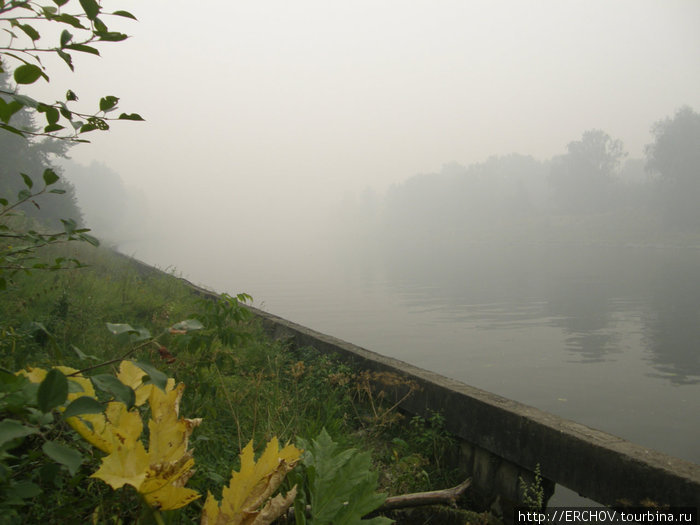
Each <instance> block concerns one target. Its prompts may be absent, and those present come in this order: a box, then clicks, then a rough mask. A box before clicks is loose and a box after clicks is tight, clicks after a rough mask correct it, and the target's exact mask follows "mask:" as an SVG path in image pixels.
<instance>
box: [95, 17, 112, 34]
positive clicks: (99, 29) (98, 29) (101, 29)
mask: <svg viewBox="0 0 700 525" xmlns="http://www.w3.org/2000/svg"><path fill="white" fill-rule="evenodd" d="M92 23H93V25H94V26H95V34H99V33H105V32H107V31H109V29H108V28H107V25H106V24H105V23H104V22H103V21H102V20H100V19H99V18H95V19H94V20H93V21H92Z"/></svg>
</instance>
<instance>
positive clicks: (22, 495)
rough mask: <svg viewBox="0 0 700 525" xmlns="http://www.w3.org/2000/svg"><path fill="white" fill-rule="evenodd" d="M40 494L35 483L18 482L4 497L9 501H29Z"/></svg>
mask: <svg viewBox="0 0 700 525" xmlns="http://www.w3.org/2000/svg"><path fill="white" fill-rule="evenodd" d="M39 494H41V488H40V487H39V485H37V484H36V483H32V482H31V481H20V482H19V483H14V484H12V485H10V487H9V488H8V489H7V491H6V492H5V497H6V498H7V499H8V500H9V501H12V500H15V499H20V500H23V499H30V498H35V497H37V496H38V495H39Z"/></svg>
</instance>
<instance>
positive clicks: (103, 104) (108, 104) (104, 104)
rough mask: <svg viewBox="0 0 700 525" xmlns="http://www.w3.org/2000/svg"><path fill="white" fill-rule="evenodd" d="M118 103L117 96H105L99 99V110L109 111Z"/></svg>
mask: <svg viewBox="0 0 700 525" xmlns="http://www.w3.org/2000/svg"><path fill="white" fill-rule="evenodd" d="M118 103H119V98H118V97H114V96H111V95H109V96H106V97H102V98H101V99H100V111H105V112H107V111H109V110H111V109H114V107H115V106H116V105H117V104H118Z"/></svg>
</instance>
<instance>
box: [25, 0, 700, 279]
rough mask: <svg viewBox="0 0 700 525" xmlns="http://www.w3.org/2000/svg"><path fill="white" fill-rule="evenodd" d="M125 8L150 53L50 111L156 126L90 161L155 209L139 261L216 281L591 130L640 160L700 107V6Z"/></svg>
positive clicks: (114, 140)
mask: <svg viewBox="0 0 700 525" xmlns="http://www.w3.org/2000/svg"><path fill="white" fill-rule="evenodd" d="M105 3H106V5H107V9H110V7H111V6H113V8H114V9H117V8H119V9H127V10H129V11H131V12H133V13H134V14H135V15H136V16H137V17H138V18H139V21H138V22H133V21H130V20H126V19H124V20H115V21H114V22H112V24H111V25H110V28H112V26H114V29H119V30H122V31H124V32H127V33H128V34H129V35H131V38H130V39H128V40H127V41H125V42H121V43H117V44H110V45H105V46H102V47H101V53H102V57H101V58H97V57H93V56H84V57H76V59H75V60H76V72H75V73H74V74H70V72H69V71H68V70H67V68H65V67H63V66H62V65H61V64H57V66H56V68H55V72H53V73H52V75H51V83H50V84H48V85H45V86H43V87H42V86H39V87H38V88H37V89H36V90H35V91H34V94H41V93H46V94H47V96H49V97H50V96H53V97H56V98H59V97H60V94H61V93H64V92H65V89H67V88H71V89H73V90H74V91H75V92H76V93H77V94H78V96H79V97H80V101H81V102H83V103H85V105H86V106H87V107H92V104H93V103H94V102H96V101H97V100H98V99H99V97H101V96H104V95H107V94H113V95H117V96H119V97H121V101H120V104H119V107H120V110H121V111H127V112H138V113H140V114H141V115H143V116H144V118H145V119H146V122H143V123H131V122H126V123H118V124H115V125H114V126H112V129H111V130H110V131H109V132H108V133H98V132H93V133H91V134H90V135H91V136H90V137H89V138H90V139H91V141H92V143H91V144H88V145H80V146H77V147H75V148H73V149H72V150H71V151H70V156H71V157H72V159H73V161H74V162H75V163H78V164H80V165H82V166H90V165H92V163H93V162H95V161H97V162H99V163H101V164H102V165H103V166H105V167H106V169H108V170H110V171H111V172H114V173H116V174H117V175H118V176H119V178H120V179H121V181H122V183H123V185H124V187H125V188H128V189H129V191H130V192H132V193H129V197H128V198H127V201H129V202H130V203H132V204H133V202H138V203H139V204H138V205H135V206H132V205H131V204H130V205H129V206H125V208H124V213H125V214H127V215H128V214H131V213H132V212H133V213H134V214H135V215H134V217H133V218H132V219H125V220H124V221H123V222H121V223H120V224H122V226H123V228H125V229H127V230H130V231H123V232H116V231H111V232H110V234H109V235H108V236H111V237H113V238H114V239H115V240H117V241H119V242H120V243H122V244H123V242H124V241H125V240H127V239H131V240H135V239H143V237H144V235H146V234H148V235H149V236H151V237H150V238H149V239H148V240H147V241H146V242H145V243H143V244H142V245H138V244H134V243H131V244H124V248H125V249H126V250H128V251H131V252H132V253H133V254H134V255H136V256H140V257H142V258H144V259H146V260H148V261H150V262H154V263H157V264H159V265H162V266H174V267H177V268H179V269H180V270H181V271H182V272H183V273H185V274H187V275H189V276H191V277H192V278H193V279H195V280H197V281H200V282H206V281H207V280H208V279H211V278H212V277H217V278H216V281H217V282H221V280H220V279H218V277H219V276H218V275H216V272H218V271H226V272H235V265H233V266H232V264H233V263H232V262H231V261H232V260H234V259H239V258H241V257H244V258H247V259H250V258H260V259H266V260H268V261H269V259H270V258H274V257H275V254H276V253H280V252H283V251H289V250H290V249H292V248H294V247H306V248H309V249H313V250H314V251H316V250H323V246H324V243H326V242H328V239H329V236H330V237H331V238H332V237H334V236H335V231H336V228H337V226H336V225H335V224H331V223H330V222H329V219H328V217H329V216H331V215H334V216H338V213H337V212H338V208H339V207H340V206H341V205H342V203H343V202H345V203H348V202H351V201H353V200H355V201H357V200H358V199H361V196H362V194H363V192H367V191H370V192H374V193H375V194H376V195H377V196H378V198H380V199H382V198H383V197H384V195H385V194H386V193H387V192H388V191H390V189H391V187H392V185H400V184H402V183H403V182H404V181H406V180H408V179H409V178H411V177H413V176H415V175H418V174H430V173H437V172H440V170H441V169H442V166H444V165H449V164H450V163H455V164H457V165H459V166H462V167H468V166H470V165H472V164H478V163H483V162H485V161H486V160H487V159H488V158H490V157H491V156H494V155H496V156H507V155H510V154H513V153H517V154H521V155H527V156H532V157H533V158H534V159H535V160H536V161H537V162H548V161H549V160H551V159H552V158H554V157H556V156H558V155H562V154H564V153H565V152H566V147H567V144H569V143H570V142H572V141H576V140H579V139H580V138H581V135H582V133H583V132H584V131H586V130H590V129H600V130H603V131H604V132H605V133H607V134H609V135H610V136H611V137H612V138H614V139H619V140H620V141H622V143H623V144H624V148H625V151H626V152H628V157H629V158H637V159H639V158H643V156H644V146H645V145H646V144H648V143H650V142H651V141H652V137H651V135H650V128H651V125H652V124H653V123H654V122H656V121H658V120H660V119H663V118H666V117H669V116H672V115H673V114H674V112H675V111H677V110H678V109H679V108H680V107H682V106H683V105H689V106H690V107H692V108H695V109H697V108H700V89H698V88H699V87H700V68H698V67H697V63H698V57H699V56H700V31H698V20H700V5H699V4H697V3H696V2H685V1H683V2H673V1H672V2H663V3H659V2H652V1H649V2H640V1H621V2H614V3H610V2H602V1H586V2H560V1H542V2H499V1H497V2H492V1H489V2H462V1H453V2H451V1H444V2H442V1H441V2H421V1H418V2H399V1H383V2H369V1H355V2H322V1H301V2H280V1H269V2H217V3H200V4H197V5H196V6H193V4H191V3H185V2H181V1H177V0H168V1H167V2H166V1H164V0H152V1H149V2H135V1H123V2H105ZM93 101H94V102H93ZM66 174H67V176H68V177H69V178H70V172H66ZM76 176H77V175H76ZM81 176H82V175H81ZM94 176H95V178H96V179H97V180H98V181H99V180H103V181H104V184H105V186H104V188H103V193H104V195H105V199H107V200H109V199H110V197H109V195H111V193H110V192H111V190H110V189H109V188H110V186H109V185H110V184H111V182H110V181H111V179H110V177H105V176H104V175H101V174H100V173H99V170H97V171H96V172H95V174H94ZM94 184H95V186H93V190H90V191H92V192H93V193H91V195H94V191H96V190H97V188H99V184H100V183H99V182H94ZM78 186H80V185H78ZM78 190H79V191H80V190H81V188H80V187H78ZM85 191H87V190H85ZM91 198H92V197H91ZM95 198H96V197H95ZM120 198H121V197H120ZM533 198H540V197H536V196H533ZM84 205H85V206H86V207H89V206H90V204H88V203H87V202H86V203H85V204H84ZM146 208H147V209H146ZM95 221H96V222H95V226H97V222H98V221H97V219H95ZM134 222H136V223H140V226H138V227H135V226H134ZM115 228H116V224H115ZM135 229H136V230H138V231H133V230H135ZM319 240H320V241H321V242H318V241H319ZM312 245H313V248H312ZM223 260H225V261H227V263H226V264H223V263H222V262H221V261H223ZM213 266H216V267H221V268H222V269H221V270H217V271H216V272H214V273H212V268H213ZM224 268H226V269H225V270H224ZM212 284H216V283H212Z"/></svg>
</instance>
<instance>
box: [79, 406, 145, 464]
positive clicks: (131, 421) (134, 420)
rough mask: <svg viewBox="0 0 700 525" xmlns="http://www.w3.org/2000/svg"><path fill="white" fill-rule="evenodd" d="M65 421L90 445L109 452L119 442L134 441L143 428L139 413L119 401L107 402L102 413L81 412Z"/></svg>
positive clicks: (127, 442)
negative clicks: (128, 408)
mask: <svg viewBox="0 0 700 525" xmlns="http://www.w3.org/2000/svg"><path fill="white" fill-rule="evenodd" d="M66 422H67V423H68V424H69V425H70V426H71V427H73V429H74V430H75V431H76V432H77V433H78V434H80V436H81V437H82V438H83V439H84V440H85V441H87V442H88V443H90V444H91V445H92V446H94V447H97V448H99V449H100V450H101V451H102V452H106V453H108V454H109V453H111V452H113V451H114V449H115V446H116V445H119V444H129V443H135V442H136V440H138V438H139V436H140V435H141V432H142V430H143V421H142V420H141V415H140V414H139V413H138V412H137V411H135V410H127V409H126V405H125V404H124V403H121V402H119V401H111V402H109V403H107V408H106V409H105V411H104V413H102V414H81V415H79V416H75V417H69V418H67V419H66Z"/></svg>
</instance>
